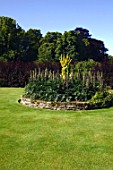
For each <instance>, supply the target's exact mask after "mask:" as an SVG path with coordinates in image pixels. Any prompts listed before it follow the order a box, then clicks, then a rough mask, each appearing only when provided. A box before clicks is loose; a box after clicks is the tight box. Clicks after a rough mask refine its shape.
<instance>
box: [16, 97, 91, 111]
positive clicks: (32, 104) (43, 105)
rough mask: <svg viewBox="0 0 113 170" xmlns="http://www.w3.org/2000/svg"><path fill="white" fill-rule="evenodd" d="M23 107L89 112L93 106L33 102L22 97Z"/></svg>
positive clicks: (84, 103)
mask: <svg viewBox="0 0 113 170" xmlns="http://www.w3.org/2000/svg"><path fill="white" fill-rule="evenodd" d="M19 102H20V103H22V104H23V105H27V106H30V107H35V108H41V109H51V110H89V109H92V105H91V103H89V102H76V101H75V102H48V101H42V100H32V99H30V98H24V97H21V99H20V100H19Z"/></svg>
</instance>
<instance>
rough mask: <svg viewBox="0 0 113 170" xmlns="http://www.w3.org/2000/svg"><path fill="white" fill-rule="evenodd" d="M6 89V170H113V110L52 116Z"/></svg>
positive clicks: (1, 107)
mask: <svg viewBox="0 0 113 170" xmlns="http://www.w3.org/2000/svg"><path fill="white" fill-rule="evenodd" d="M22 92H23V89H21V88H0V170H113V107H112V108H109V109H101V110H91V111H50V110H41V109H35V108H29V107H27V106H23V105H21V104H19V103H18V99H19V97H20V95H21V94H22Z"/></svg>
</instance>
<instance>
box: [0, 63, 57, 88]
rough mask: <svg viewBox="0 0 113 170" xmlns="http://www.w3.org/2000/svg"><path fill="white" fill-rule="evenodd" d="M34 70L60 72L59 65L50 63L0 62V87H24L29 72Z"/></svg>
mask: <svg viewBox="0 0 113 170" xmlns="http://www.w3.org/2000/svg"><path fill="white" fill-rule="evenodd" d="M35 68H37V69H38V68H40V69H41V70H43V69H45V68H47V69H48V70H55V71H57V70H60V64H58V63H52V62H40V63H37V64H36V63H33V62H30V63H25V62H22V61H19V60H18V61H15V62H14V61H12V62H3V61H0V86H1V87H24V86H25V85H26V84H27V82H28V80H29V76H30V71H31V70H34V69H35Z"/></svg>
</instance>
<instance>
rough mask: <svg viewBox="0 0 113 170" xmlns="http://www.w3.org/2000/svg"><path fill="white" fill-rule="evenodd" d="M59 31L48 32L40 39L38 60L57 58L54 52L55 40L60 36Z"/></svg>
mask: <svg viewBox="0 0 113 170" xmlns="http://www.w3.org/2000/svg"><path fill="white" fill-rule="evenodd" d="M61 35H62V34H61V33H59V32H48V33H47V34H46V35H45V37H43V39H42V40H41V45H40V47H39V50H38V52H39V59H40V60H58V57H57V54H56V48H57V41H59V39H60V38H61Z"/></svg>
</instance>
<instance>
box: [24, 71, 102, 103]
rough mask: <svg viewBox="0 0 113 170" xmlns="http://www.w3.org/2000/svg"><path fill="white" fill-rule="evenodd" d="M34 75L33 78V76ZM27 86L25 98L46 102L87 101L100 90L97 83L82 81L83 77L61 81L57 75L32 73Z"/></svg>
mask: <svg viewBox="0 0 113 170" xmlns="http://www.w3.org/2000/svg"><path fill="white" fill-rule="evenodd" d="M33 75H34V76H33ZM33 75H32V76H31V79H30V81H29V83H28V84H27V86H26V87H25V94H24V95H25V96H26V97H31V98H32V99H40V100H47V101H61V102H63V101H87V100H89V99H91V98H92V96H93V95H94V94H95V92H96V91H97V90H99V89H100V88H101V85H99V81H97V80H95V81H96V83H95V84H94V82H93V81H91V80H90V81H87V80H88V77H87V79H85V80H84V75H83V74H82V73H81V74H74V75H73V76H71V77H66V79H62V78H61V77H60V76H59V75H58V74H57V75H56V74H52V73H51V74H50V73H49V72H47V70H45V72H42V73H38V74H37V73H33Z"/></svg>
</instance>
